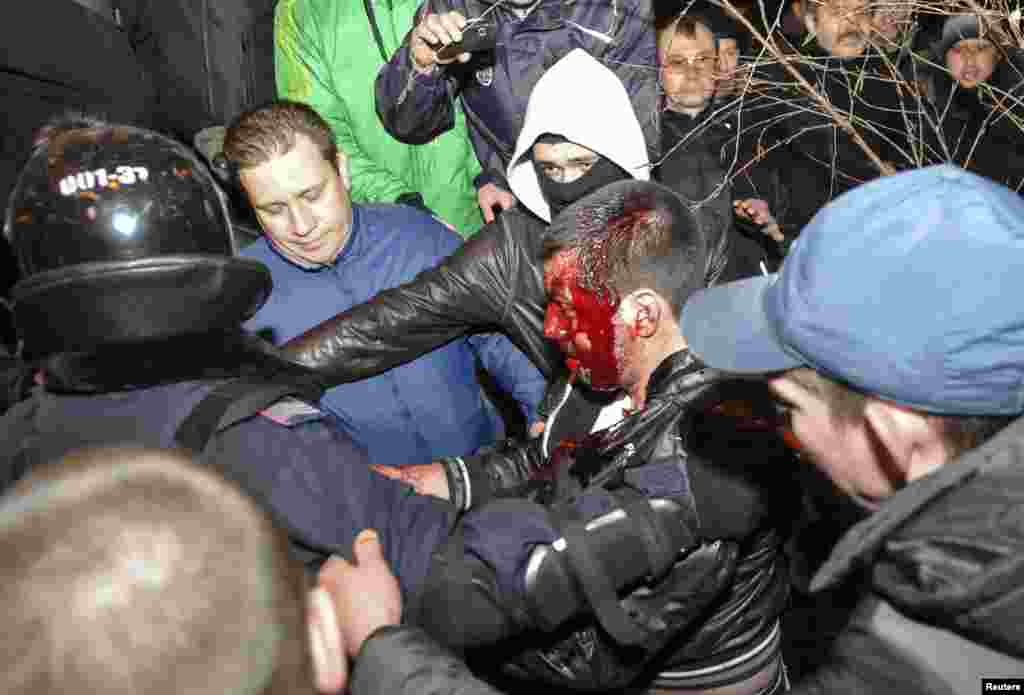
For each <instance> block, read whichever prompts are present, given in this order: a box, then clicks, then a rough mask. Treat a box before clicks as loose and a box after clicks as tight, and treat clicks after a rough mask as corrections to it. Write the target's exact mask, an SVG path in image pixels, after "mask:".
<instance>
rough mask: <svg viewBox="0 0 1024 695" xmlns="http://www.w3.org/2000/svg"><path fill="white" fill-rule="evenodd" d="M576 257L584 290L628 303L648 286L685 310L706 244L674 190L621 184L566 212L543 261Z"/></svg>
mask: <svg viewBox="0 0 1024 695" xmlns="http://www.w3.org/2000/svg"><path fill="white" fill-rule="evenodd" d="M562 251H578V252H579V254H580V255H579V260H578V267H579V278H580V280H579V281H580V285H581V286H582V287H585V288H587V289H590V290H593V291H595V292H610V293H612V294H613V295H615V296H617V297H624V296H626V295H628V294H629V293H630V292H633V291H634V290H637V289H640V288H642V287H647V288H649V289H652V290H654V291H656V292H657V293H658V294H660V295H661V296H662V297H663V298H664V299H665V300H666V301H668V302H669V304H670V305H671V306H672V308H673V309H674V310H675V311H676V313H677V314H678V312H680V311H682V308H683V305H684V304H685V303H686V300H687V299H689V297H690V295H692V294H693V293H694V292H696V291H697V290H698V289H700V288H701V287H703V284H704V283H703V280H704V269H705V265H706V258H707V245H706V242H705V240H704V235H703V234H702V233H701V231H700V227H699V226H698V224H697V221H696V219H695V218H694V217H693V214H692V213H691V212H690V211H689V210H688V209H687V208H686V205H685V204H684V203H683V201H682V200H681V199H680V198H679V196H677V195H676V194H675V193H673V192H672V191H671V190H670V189H668V188H666V187H664V186H662V185H660V184H656V183H651V182H648V181H633V180H631V181H617V182H615V183H612V184H609V185H608V186H605V187H604V188H602V189H600V190H598V191H595V192H594V193H591V194H590V195H588V196H586V197H585V198H582V199H580V200H578V201H576V202H575V203H573V204H572V205H571V206H569V207H568V208H566V209H565V210H563V211H562V212H561V213H560V214H559V215H558V216H557V217H556V218H555V219H554V220H553V221H552V223H551V226H550V227H549V228H548V232H547V234H546V235H545V238H544V258H545V260H546V259H548V258H551V257H552V256H554V255H555V254H557V253H560V252H562Z"/></svg>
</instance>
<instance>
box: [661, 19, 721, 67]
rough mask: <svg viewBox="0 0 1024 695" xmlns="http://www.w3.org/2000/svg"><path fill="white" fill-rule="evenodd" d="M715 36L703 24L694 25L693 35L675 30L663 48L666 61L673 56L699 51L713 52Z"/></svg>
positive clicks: (682, 55)
mask: <svg viewBox="0 0 1024 695" xmlns="http://www.w3.org/2000/svg"><path fill="white" fill-rule="evenodd" d="M714 51H715V36H714V34H712V33H711V32H710V31H709V30H708V28H707V27H705V26H704V25H703V24H696V25H694V33H693V36H686V35H685V34H680V33H679V32H676V33H675V34H674V35H673V36H672V38H671V40H670V41H669V42H668V45H667V46H666V48H665V60H666V62H667V61H668V60H670V59H671V58H673V57H687V58H688V57H690V56H694V55H699V54H701V53H709V52H710V53H714Z"/></svg>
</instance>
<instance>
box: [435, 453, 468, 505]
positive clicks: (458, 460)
mask: <svg viewBox="0 0 1024 695" xmlns="http://www.w3.org/2000/svg"><path fill="white" fill-rule="evenodd" d="M441 465H442V466H443V467H444V476H445V478H446V479H447V480H448V500H449V501H450V502H451V503H452V504H453V505H455V508H456V509H458V510H459V511H460V512H464V511H466V510H467V509H469V508H470V506H472V504H473V483H472V481H471V480H470V477H469V467H468V466H467V465H466V461H465V459H463V458H462V457H460V456H453V457H449V458H443V459H441Z"/></svg>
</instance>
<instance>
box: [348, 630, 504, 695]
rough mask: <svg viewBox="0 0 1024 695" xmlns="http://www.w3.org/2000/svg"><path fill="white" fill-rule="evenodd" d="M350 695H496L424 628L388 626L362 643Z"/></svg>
mask: <svg viewBox="0 0 1024 695" xmlns="http://www.w3.org/2000/svg"><path fill="white" fill-rule="evenodd" d="M348 687H349V692H350V693H351V694H352V695H403V694H404V695H413V694H415V695H456V694H462V695H499V694H498V691H497V690H495V689H494V688H492V687H491V686H489V685H487V684H486V683H484V682H483V681H481V680H479V679H478V678H476V676H474V675H473V674H472V673H471V672H470V670H469V669H468V668H467V667H466V664H465V663H464V662H463V661H462V660H461V659H458V658H456V657H455V656H454V655H453V654H452V653H451V652H449V651H448V650H447V649H444V648H443V647H441V645H439V644H438V643H437V642H435V641H434V640H433V639H431V638H430V636H429V635H428V634H427V633H425V632H424V631H423V630H421V629H419V628H416V627H412V626H409V625H389V626H386V627H382V628H380V629H378V630H377V631H376V632H374V633H373V634H372V635H371V636H370V638H369V639H367V640H366V641H365V642H363V646H362V648H360V650H359V654H358V655H357V657H356V661H355V668H354V670H353V671H352V676H351V678H350V680H349V686H348Z"/></svg>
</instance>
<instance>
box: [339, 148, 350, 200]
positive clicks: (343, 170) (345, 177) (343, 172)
mask: <svg viewBox="0 0 1024 695" xmlns="http://www.w3.org/2000/svg"><path fill="white" fill-rule="evenodd" d="M337 162H338V174H339V175H340V176H341V182H342V183H343V184H345V190H352V177H351V176H350V175H349V172H348V157H346V156H345V153H344V152H342V151H341V150H338V158H337Z"/></svg>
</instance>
